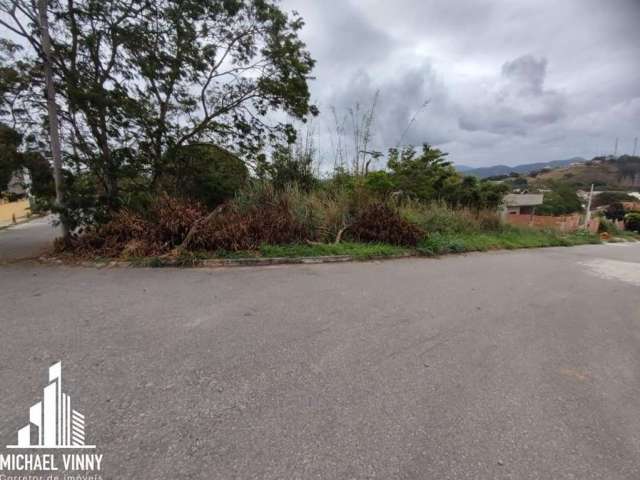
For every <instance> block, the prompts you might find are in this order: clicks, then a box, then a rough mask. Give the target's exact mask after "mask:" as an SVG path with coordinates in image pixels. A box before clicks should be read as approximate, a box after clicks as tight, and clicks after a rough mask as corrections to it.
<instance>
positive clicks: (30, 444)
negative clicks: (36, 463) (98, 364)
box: [7, 362, 96, 449]
mask: <svg viewBox="0 0 640 480" xmlns="http://www.w3.org/2000/svg"><path fill="white" fill-rule="evenodd" d="M7 448H69V449H81V448H85V449H93V448H96V447H95V445H86V444H85V436H84V415H82V414H81V413H80V412H78V411H77V410H74V409H72V408H71V398H70V397H69V395H67V394H66V393H64V392H63V391H62V362H58V363H56V364H54V365H52V366H51V367H49V384H48V385H47V386H46V387H44V396H43V400H42V401H41V402H38V403H36V404H35V405H33V406H32V407H31V408H30V409H29V423H28V424H27V425H26V426H24V427H22V428H21V429H20V430H18V443H17V444H16V445H7Z"/></svg>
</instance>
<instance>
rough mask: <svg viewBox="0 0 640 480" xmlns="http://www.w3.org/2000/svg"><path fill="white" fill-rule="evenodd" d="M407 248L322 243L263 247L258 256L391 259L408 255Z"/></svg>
mask: <svg viewBox="0 0 640 480" xmlns="http://www.w3.org/2000/svg"><path fill="white" fill-rule="evenodd" d="M410 251H411V250H410V249H409V248H403V247H397V246H394V245H387V244H384V243H354V242H344V243H337V244H333V243H326V244H325V243H322V244H298V245H263V246H262V247H260V255H261V256H263V257H267V258H272V257H287V258H289V257H323V256H327V255H350V256H352V257H354V258H357V259H367V258H373V257H391V256H398V255H404V254H407V253H409V252H410Z"/></svg>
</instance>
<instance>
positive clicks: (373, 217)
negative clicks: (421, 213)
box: [347, 203, 425, 246]
mask: <svg viewBox="0 0 640 480" xmlns="http://www.w3.org/2000/svg"><path fill="white" fill-rule="evenodd" d="M347 236H348V237H350V238H352V239H353V240H356V241H360V242H381V243H390V244H392V245H402V246H415V245H416V244H417V243H418V242H419V241H420V240H422V239H423V238H424V236H425V232H424V230H422V229H421V228H420V227H418V226H417V225H415V224H413V223H411V222H409V221H407V220H405V219H404V218H402V217H401V216H400V214H399V213H398V212H397V211H396V210H395V209H393V208H391V207H389V206H388V205H385V204H382V203H374V204H371V205H368V206H365V207H364V208H363V209H362V210H360V212H358V213H357V214H356V216H355V219H354V221H353V223H352V224H351V226H350V227H349V229H348V230H347Z"/></svg>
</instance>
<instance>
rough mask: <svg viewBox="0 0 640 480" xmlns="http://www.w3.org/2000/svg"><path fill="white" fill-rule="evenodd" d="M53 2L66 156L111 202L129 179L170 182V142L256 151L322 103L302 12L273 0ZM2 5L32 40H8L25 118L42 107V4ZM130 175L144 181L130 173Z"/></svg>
mask: <svg viewBox="0 0 640 480" xmlns="http://www.w3.org/2000/svg"><path fill="white" fill-rule="evenodd" d="M48 9H49V10H48V14H49V20H50V29H51V37H52V38H51V40H52V48H53V59H54V62H53V69H54V71H53V73H54V77H55V82H56V87H57V92H58V98H57V103H58V107H59V111H60V115H61V121H62V134H63V148H64V154H65V158H66V161H67V164H68V165H73V166H74V170H75V171H76V172H83V178H86V175H85V173H86V172H87V171H88V172H90V174H91V177H92V178H94V179H95V181H96V193H97V194H99V195H100V198H102V200H103V201H104V202H105V203H106V204H107V205H109V206H111V207H116V206H117V205H118V203H119V200H120V198H121V197H122V195H121V191H120V190H121V188H123V185H135V186H136V188H141V186H142V187H143V188H147V189H153V188H155V187H156V186H157V185H158V184H161V183H162V182H161V180H162V177H163V175H164V174H165V172H166V171H167V170H171V171H173V170H175V169H174V168H173V167H172V166H171V165H168V164H167V162H169V161H173V160H175V156H172V155H167V152H169V151H175V149H176V148H179V147H182V146H186V145H190V144H197V143H213V144H218V145H222V146H227V147H229V148H231V149H233V150H235V151H237V152H238V153H241V154H243V155H244V156H245V157H249V158H250V157H251V156H252V155H255V154H256V153H257V152H258V151H259V150H260V149H261V148H262V147H263V146H264V145H265V144H266V143H268V142H276V141H283V140H286V141H290V142H291V141H293V140H294V135H295V132H294V129H293V128H292V127H291V125H290V123H289V121H288V120H287V119H288V118H291V117H293V118H298V119H304V118H305V117H307V116H308V115H309V114H313V113H315V112H316V109H315V107H314V106H313V105H311V103H310V94H309V89H308V83H307V82H308V79H309V76H310V74H311V70H312V68H313V65H314V61H313V60H312V58H311V56H310V54H309V52H308V51H307V50H306V47H305V45H304V43H303V42H302V41H301V40H300V39H299V37H298V32H299V30H300V29H301V28H302V26H303V21H302V19H301V18H300V17H299V16H297V15H295V14H294V15H289V14H287V13H286V12H284V11H283V10H282V9H281V8H280V7H279V6H278V5H277V4H276V3H275V2H273V1H269V0H157V1H153V2H149V1H148V0H111V1H108V2H105V1H102V0H66V1H64V2H62V1H49V2H48ZM0 11H1V12H3V15H2V16H0V24H2V25H3V26H4V27H5V28H7V29H9V30H11V31H12V33H13V35H18V36H21V37H22V38H23V39H24V42H25V43H26V44H27V45H29V47H30V49H25V50H24V51H23V52H22V53H20V52H19V50H18V49H17V48H16V46H15V44H11V42H9V41H8V40H6V39H5V41H4V46H5V50H8V49H9V50H11V53H12V55H13V57H11V58H9V57H8V56H5V62H4V65H3V68H13V69H14V70H15V71H18V70H19V71H23V72H24V71H26V72H31V73H30V74H28V75H27V78H28V79H29V82H28V87H29V88H28V89H22V93H23V94H22V96H21V97H20V102H22V103H20V102H17V101H14V103H13V106H14V107H15V106H17V105H20V106H21V109H17V108H13V109H10V110H11V114H12V115H18V116H20V114H21V113H24V112H27V111H28V112H33V111H37V109H38V108H41V107H42V102H41V98H42V92H43V84H42V82H41V81H39V77H38V75H39V73H33V72H40V66H41V64H42V61H41V59H42V58H43V56H42V45H41V42H40V41H39V36H38V28H37V26H38V17H37V10H36V8H35V5H34V3H33V2H32V1H30V0H0ZM16 54H17V56H16ZM7 59H8V60H7ZM17 66H20V68H19V69H18V68H17ZM14 83H15V82H14ZM27 104H28V107H29V108H24V107H25V105H27ZM5 107H6V104H5ZM5 110H7V108H5ZM283 113H284V114H283ZM22 117H23V118H22V119H21V120H23V121H25V122H26V120H27V118H26V117H27V115H26V114H23V115H22ZM32 125H33V123H32ZM132 175H135V176H137V177H138V181H136V182H127V181H124V180H125V179H129V178H130V177H131V176H132ZM70 191H71V192H73V188H71V190H70Z"/></svg>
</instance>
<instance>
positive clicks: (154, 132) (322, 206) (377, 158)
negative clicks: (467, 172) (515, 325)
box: [0, 0, 580, 264]
mask: <svg viewBox="0 0 640 480" xmlns="http://www.w3.org/2000/svg"><path fill="white" fill-rule="evenodd" d="M46 5H47V7H46V8H48V11H47V12H44V16H45V17H46V18H48V21H49V23H51V26H50V28H46V25H40V13H41V12H39V11H38V8H37V4H36V2H26V1H23V0H7V1H2V2H0V13H2V14H3V15H2V17H1V18H0V23H1V24H2V25H3V26H4V27H5V28H8V29H10V30H11V31H13V33H14V34H15V35H16V36H17V37H20V38H21V43H15V42H12V41H10V40H8V39H4V40H2V42H0V63H1V65H0V117H1V118H2V119H3V121H5V122H9V121H10V122H11V125H12V127H11V128H9V127H6V126H3V127H2V128H0V183H2V182H5V183H6V181H8V180H7V179H8V178H9V177H10V176H11V175H12V174H13V173H15V171H16V170H17V169H24V168H26V169H27V170H29V172H31V176H32V177H33V178H34V179H35V180H37V181H34V184H33V188H34V189H35V190H37V192H36V194H37V196H38V198H40V199H41V201H42V202H43V203H45V204H46V203H47V202H48V204H49V206H50V207H51V208H52V209H53V210H54V211H55V212H57V213H59V214H60V219H61V221H62V223H63V225H64V226H65V227H66V230H65V231H68V232H69V234H68V235H67V236H66V237H65V238H64V239H63V240H62V241H60V242H59V243H58V248H59V250H66V251H69V252H71V253H72V254H74V255H77V256H83V257H103V258H126V259H140V258H148V259H151V258H164V257H172V258H174V259H175V261H176V262H177V263H181V262H182V263H184V264H189V263H190V262H192V261H195V260H197V258H199V256H200V255H214V254H218V255H244V254H246V252H253V253H255V252H258V253H259V254H261V255H265V256H269V255H272V254H275V253H274V252H279V253H280V254H282V255H285V256H287V255H289V254H292V253H291V252H302V254H304V252H345V251H351V252H353V254H354V255H356V256H358V255H360V256H366V255H373V254H374V253H373V252H379V253H378V254H380V255H385V254H386V253H385V252H388V253H389V252H399V251H402V252H404V251H407V249H409V250H411V251H416V249H417V251H423V252H425V253H426V252H428V251H430V252H432V254H438V253H442V252H445V251H468V250H475V249H482V248H494V247H495V248H498V247H499V246H501V245H502V246H507V247H508V246H509V245H517V244H521V245H522V246H533V245H534V244H535V245H541V246H542V245H546V244H555V243H554V242H556V243H562V242H563V241H565V240H562V238H564V237H563V236H556V237H554V236H553V235H552V234H550V233H540V232H527V231H525V230H515V229H512V228H508V227H505V226H504V225H503V224H502V223H501V221H500V219H499V217H498V214H497V209H498V207H499V205H500V204H501V202H502V199H503V197H504V194H505V193H507V192H508V191H509V190H510V184H509V183H505V182H501V181H491V180H479V179H477V178H476V177H470V176H463V175H460V174H458V173H457V172H456V171H455V169H454V168H453V166H452V164H451V162H449V161H448V159H447V153H446V152H443V151H441V150H440V149H438V148H435V147H433V146H431V145H429V144H426V143H425V144H424V145H422V148H415V147H414V146H403V145H402V143H401V142H402V139H403V138H402V137H404V135H405V133H406V130H408V129H409V127H411V125H412V123H413V120H415V115H417V114H418V113H419V112H421V111H422V110H423V109H424V108H426V106H427V105H428V102H425V103H424V104H423V105H422V107H421V108H420V110H418V112H416V114H415V115H414V117H413V118H412V120H411V121H410V122H409V125H407V129H405V132H404V133H403V134H402V137H401V138H400V139H399V140H398V143H397V146H396V147H394V148H391V149H388V151H387V153H386V155H385V154H384V153H383V152H382V151H378V150H374V149H373V148H372V144H373V143H374V137H375V136H374V135H373V129H374V126H375V111H376V105H377V103H378V100H379V94H378V93H376V94H375V97H374V99H373V101H372V103H371V106H370V107H369V108H361V107H360V106H359V105H356V106H355V107H353V108H351V109H348V113H347V114H346V115H344V116H341V113H339V112H337V111H336V110H333V114H334V118H335V122H336V126H335V135H336V138H335V156H334V158H333V161H334V166H333V169H332V170H330V171H328V170H327V169H326V168H325V169H321V168H319V166H318V164H317V163H316V160H317V155H316V153H317V152H316V148H315V145H314V142H313V136H312V135H311V134H310V130H309V129H307V132H306V135H300V133H301V132H302V127H301V125H302V124H304V123H306V122H308V121H309V120H311V119H312V117H313V116H314V115H316V114H317V113H318V111H317V108H316V107H315V106H314V105H313V104H312V103H311V101H310V93H309V87H308V79H309V78H310V77H311V74H312V69H313V66H314V61H313V59H312V58H311V55H310V53H309V52H308V51H307V49H306V46H305V44H304V43H303V42H302V41H301V40H300V38H299V36H298V35H299V32H300V29H301V28H302V26H303V21H302V19H301V18H300V17H299V16H298V15H297V14H295V13H291V14H290V13H287V12H285V11H284V10H283V9H282V8H281V6H280V4H279V3H278V2H275V1H270V0H230V1H225V2H219V1H208V0H207V1H196V0H189V1H177V0H162V1H158V2H138V1H133V2H130V1H119V0H116V1H113V2H94V1H90V0H74V1H70V2H47V3H46ZM44 23H47V22H44ZM47 32H48V33H49V34H50V36H51V50H52V51H51V52H47V51H46V50H47V48H45V43H48V42H44V41H43V39H44V38H46V36H47V35H46V34H47ZM27 47H28V48H27ZM42 72H47V73H51V77H52V78H51V82H49V84H48V85H47V83H46V81H45V80H46V79H48V78H49V75H45V76H44V79H43V76H42ZM47 87H49V88H47ZM53 90H55V92H54V94H53V97H55V98H52V96H51V95H45V92H52V91H53ZM43 98H46V99H47V102H43V101H42V99H43ZM46 107H49V108H46ZM38 116H39V117H40V118H39V119H36V117H38ZM43 118H46V119H47V121H45V122H43V121H41V119H43ZM294 122H295V125H297V128H296V127H294ZM58 124H59V126H60V129H59V133H56V132H55V131H56V130H57V129H56V128H54V126H55V125H58ZM58 137H59V138H58ZM39 139H40V140H39ZM49 140H51V142H49ZM54 140H59V143H60V149H57V148H53V147H54V144H56V143H57V142H55V141H54ZM47 143H50V145H51V149H50V150H51V151H50V153H51V156H52V158H53V162H52V163H53V172H52V171H51V170H52V169H51V167H50V166H49V162H48V161H47V160H45V158H47V157H48V156H49V150H48V147H47V145H46V144H47ZM58 150H59V151H58ZM58 153H59V154H60V155H57V154H58ZM56 158H58V160H59V161H56ZM60 163H62V166H60ZM36 177H37V178H36ZM515 180H517V181H518V182H519V184H522V185H523V186H526V185H527V183H526V179H514V181H515ZM54 183H55V186H56V189H55V192H54V189H53V184H54ZM0 187H1V185H0ZM35 190H34V192H35ZM34 192H32V193H34ZM569 193H570V192H568V191H565V190H563V189H562V186H560V187H558V188H557V189H554V192H552V194H551V195H549V196H548V200H546V201H545V205H544V206H543V207H544V208H543V210H545V211H547V213H550V214H555V213H568V212H570V211H576V210H577V209H579V208H580V205H579V202H578V205H577V207H576V205H575V198H574V197H575V192H572V195H570V194H569ZM54 194H55V195H54ZM576 238H577V237H576ZM567 241H568V240H567ZM518 242H520V243H518ZM363 245H367V246H366V247H365V246H363ZM389 254H390V253H389Z"/></svg>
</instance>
